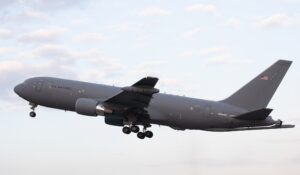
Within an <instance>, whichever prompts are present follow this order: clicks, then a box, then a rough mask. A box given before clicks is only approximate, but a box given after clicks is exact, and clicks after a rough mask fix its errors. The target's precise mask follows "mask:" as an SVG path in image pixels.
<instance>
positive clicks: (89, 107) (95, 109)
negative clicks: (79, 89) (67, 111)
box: [75, 98, 113, 116]
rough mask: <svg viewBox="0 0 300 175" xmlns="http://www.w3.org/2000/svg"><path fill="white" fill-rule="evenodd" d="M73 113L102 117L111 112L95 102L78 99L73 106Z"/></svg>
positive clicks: (87, 99)
mask: <svg viewBox="0 0 300 175" xmlns="http://www.w3.org/2000/svg"><path fill="white" fill-rule="evenodd" d="M75 111H76V112H77V113H78V114H81V115H87V116H98V115H101V116H104V115H105V114H111V113H112V112H113V111H112V110H111V109H108V108H106V107H105V106H103V105H102V104H101V103H99V102H98V101H97V100H94V99H89V98H79V99H78V100H77V101H76V104H75Z"/></svg>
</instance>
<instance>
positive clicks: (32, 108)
mask: <svg viewBox="0 0 300 175" xmlns="http://www.w3.org/2000/svg"><path fill="white" fill-rule="evenodd" d="M29 105H30V106H31V107H30V109H31V110H32V111H31V112H30V113H29V116H30V117H32V118H34V117H36V113H35V112H34V111H35V108H36V107H37V104H35V103H29Z"/></svg>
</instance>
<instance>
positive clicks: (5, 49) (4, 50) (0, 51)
mask: <svg viewBox="0 0 300 175" xmlns="http://www.w3.org/2000/svg"><path fill="white" fill-rule="evenodd" d="M12 51H13V48H10V47H0V55H2V54H6V53H9V52H12Z"/></svg>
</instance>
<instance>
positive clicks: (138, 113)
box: [14, 60, 294, 139]
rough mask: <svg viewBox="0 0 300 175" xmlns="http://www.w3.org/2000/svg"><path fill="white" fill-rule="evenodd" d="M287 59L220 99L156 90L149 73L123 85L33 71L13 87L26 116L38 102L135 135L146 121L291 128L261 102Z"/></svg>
mask: <svg viewBox="0 0 300 175" xmlns="http://www.w3.org/2000/svg"><path fill="white" fill-rule="evenodd" d="M291 64H292V62H291V61H286V60H279V61H277V62H276V63H274V64H273V65H272V66H271V67H269V68H268V69H266V70H265V71H264V72H262V73H261V74H259V75H258V76H257V77H255V78H254V79H253V80H252V81H250V82H249V83H248V84H246V85H245V86H244V87H242V88H241V89H240V90H238V91H237V92H235V93H234V94H233V95H231V96H229V97H228V98H226V99H224V100H221V101H208V100H202V99H195V98H188V97H182V96H175V95H168V94H161V93H159V90H158V89H156V88H155V85H156V83H157V81H158V78H154V77H146V78H143V79H141V80H139V81H138V82H136V83H135V84H133V85H132V86H127V87H115V86H107V85H100V84H93V83H86V82H80V81H73V80H65V79H59V78H50V77H35V78H30V79H27V80H26V81H24V82H23V83H21V84H19V85H17V86H16V87H15V88H14V91H15V92H16V93H17V94H18V95H19V96H20V97H22V98H24V99H25V100H27V101H29V104H30V105H31V109H32V111H31V112H30V116H31V117H35V116H36V113H35V112H34V111H35V108H36V107H37V106H38V105H40V106H46V107H50V108H56V109H62V110H66V111H76V112H77V113H78V114H82V115H87V116H93V117H96V116H104V119H105V123H106V124H109V125H114V126H120V127H123V129H122V131H123V132H124V133H125V134H130V133H131V132H133V133H137V137H138V138H140V139H144V138H145V137H147V138H151V137H152V136H153V133H152V132H151V131H150V130H148V128H149V127H150V126H151V125H152V124H157V125H165V126H170V127H172V128H174V129H178V130H185V129H199V130H206V131H240V130H256V129H278V128H293V127H294V125H283V124H282V121H281V120H273V119H272V117H271V116H270V113H271V112H272V109H270V108H267V105H268V103H269V102H270V100H271V98H272V96H273V94H274V93H275V91H276V89H277V88H278V86H279V84H280V82H281V81H282V79H283V77H284V75H285V74H286V72H287V70H288V69H289V67H290V65H291ZM139 126H142V127H143V128H142V129H140V127H139Z"/></svg>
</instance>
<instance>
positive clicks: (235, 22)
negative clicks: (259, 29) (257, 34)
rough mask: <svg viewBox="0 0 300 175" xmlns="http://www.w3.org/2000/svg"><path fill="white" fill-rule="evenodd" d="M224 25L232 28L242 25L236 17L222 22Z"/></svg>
mask: <svg viewBox="0 0 300 175" xmlns="http://www.w3.org/2000/svg"><path fill="white" fill-rule="evenodd" d="M221 25H222V26H226V27H231V28H238V27H240V25H241V22H240V20H238V19H236V18H230V19H228V20H227V21H225V22H223V23H222V24H221Z"/></svg>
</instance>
